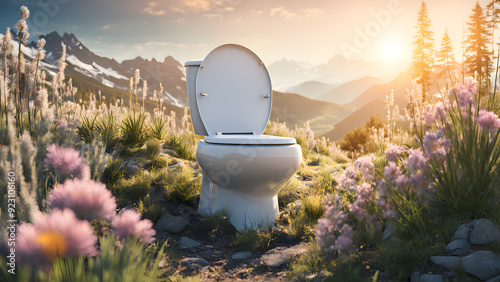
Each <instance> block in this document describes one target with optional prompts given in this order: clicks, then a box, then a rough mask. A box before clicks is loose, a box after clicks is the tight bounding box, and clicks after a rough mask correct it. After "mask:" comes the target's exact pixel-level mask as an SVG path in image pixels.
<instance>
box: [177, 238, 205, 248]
mask: <svg viewBox="0 0 500 282" xmlns="http://www.w3.org/2000/svg"><path fill="white" fill-rule="evenodd" d="M179 244H181V246H184V247H186V248H193V247H198V246H199V245H201V243H200V242H197V241H195V240H193V239H189V238H188V237H182V238H181V240H179Z"/></svg>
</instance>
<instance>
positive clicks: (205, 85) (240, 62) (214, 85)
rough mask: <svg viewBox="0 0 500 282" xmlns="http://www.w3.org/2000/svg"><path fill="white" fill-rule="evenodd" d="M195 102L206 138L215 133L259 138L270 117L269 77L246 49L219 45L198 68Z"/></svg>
mask: <svg viewBox="0 0 500 282" xmlns="http://www.w3.org/2000/svg"><path fill="white" fill-rule="evenodd" d="M205 94H206V95H205ZM196 101H197V104H198V110H199V113H200V117H201V120H202V121H203V124H204V126H205V128H206V130H207V133H208V135H216V134H217V133H218V132H220V133H223V134H224V133H232V134H235V133H240V134H246V133H253V134H257V135H260V134H262V133H263V132H264V129H265V128H266V125H267V122H268V121H269V116H270V115H271V101H272V88H271V79H270V78H269V73H268V72H267V69H266V67H265V66H264V63H262V61H261V60H260V59H259V57H257V55H255V53H253V52H252V51H250V50H249V49H248V48H246V47H243V46H241V45H237V44H225V45H221V46H219V47H217V48H215V49H214V50H212V52H210V53H209V54H208V55H207V56H206V58H205V59H204V60H203V62H202V64H201V66H200V69H199V71H198V74H197V77H196Z"/></svg>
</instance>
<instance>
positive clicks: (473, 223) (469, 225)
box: [465, 219, 479, 228]
mask: <svg viewBox="0 0 500 282" xmlns="http://www.w3.org/2000/svg"><path fill="white" fill-rule="evenodd" d="M478 220H479V219H474V220H473V221H471V222H469V223H466V224H465V226H467V227H469V228H473V227H474V225H475V224H476V222H477V221H478Z"/></svg>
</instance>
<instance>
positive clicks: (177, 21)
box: [172, 18, 185, 24]
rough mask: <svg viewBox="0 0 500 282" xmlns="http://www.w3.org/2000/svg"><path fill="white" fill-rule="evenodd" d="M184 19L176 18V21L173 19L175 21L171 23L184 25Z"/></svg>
mask: <svg viewBox="0 0 500 282" xmlns="http://www.w3.org/2000/svg"><path fill="white" fill-rule="evenodd" d="M184 20H185V19H184V18H178V19H175V20H172V22H174V23H178V24H184Z"/></svg>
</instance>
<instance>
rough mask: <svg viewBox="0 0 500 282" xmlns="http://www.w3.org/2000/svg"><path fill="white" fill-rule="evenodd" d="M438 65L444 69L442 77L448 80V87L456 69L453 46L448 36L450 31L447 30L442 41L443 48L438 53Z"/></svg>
mask: <svg viewBox="0 0 500 282" xmlns="http://www.w3.org/2000/svg"><path fill="white" fill-rule="evenodd" d="M437 63H438V64H439V66H440V67H441V68H442V69H443V70H442V72H441V73H440V77H444V78H445V79H446V85H448V79H451V74H452V72H453V71H454V69H455V56H454V55H453V44H452V43H451V39H450V36H449V35H448V29H446V30H445V32H444V34H443V37H442V39H441V48H440V49H439V52H438V53H437Z"/></svg>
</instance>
